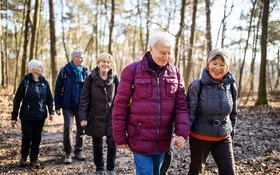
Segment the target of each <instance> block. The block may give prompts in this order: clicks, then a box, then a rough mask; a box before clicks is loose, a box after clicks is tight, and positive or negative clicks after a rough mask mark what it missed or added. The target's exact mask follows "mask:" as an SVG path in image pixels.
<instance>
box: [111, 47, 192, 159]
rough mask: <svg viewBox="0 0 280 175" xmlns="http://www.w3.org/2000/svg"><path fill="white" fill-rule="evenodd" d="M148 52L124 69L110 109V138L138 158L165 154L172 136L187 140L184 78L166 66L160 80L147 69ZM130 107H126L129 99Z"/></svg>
mask: <svg viewBox="0 0 280 175" xmlns="http://www.w3.org/2000/svg"><path fill="white" fill-rule="evenodd" d="M148 56H150V53H149V52H147V53H146V54H145V56H144V58H143V59H142V60H141V61H139V63H138V66H137V70H136V73H135V78H134V85H135V88H134V90H132V86H131V85H132V80H133V77H134V66H135V63H132V64H130V65H128V66H127V67H126V68H124V69H123V71H122V74H121V80H120V84H119V86H118V90H117V95H116V97H115V100H114V108H113V116H112V120H113V121H112V122H113V136H114V139H115V142H116V144H117V145H122V144H129V147H130V149H131V151H133V152H136V153H140V154H156V153H163V152H166V151H167V150H168V149H169V147H170V142H171V136H172V133H173V126H174V129H175V134H176V135H178V136H183V137H184V138H185V139H187V138H188V135H189V129H190V123H189V112H188V108H187V98H186V93H185V88H184V83H183V78H182V76H181V74H180V72H179V70H178V69H177V68H176V67H175V66H174V65H172V64H167V65H166V66H165V67H164V69H163V71H162V72H161V73H160V75H159V77H158V76H157V74H156V73H155V72H154V71H153V70H152V69H151V68H150V67H149V66H148V61H147V58H148ZM131 96H132V103H131V105H130V106H129V103H130V98H131Z"/></svg>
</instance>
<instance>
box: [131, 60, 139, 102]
mask: <svg viewBox="0 0 280 175" xmlns="http://www.w3.org/2000/svg"><path fill="white" fill-rule="evenodd" d="M137 66H138V61H136V62H135V64H134V69H133V79H132V82H131V89H132V93H133V92H134V88H135V86H134V79H135V75H136V69H137ZM131 103H132V95H131V97H130V100H129V105H130V104H131Z"/></svg>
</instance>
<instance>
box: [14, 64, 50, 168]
mask: <svg viewBox="0 0 280 175" xmlns="http://www.w3.org/2000/svg"><path fill="white" fill-rule="evenodd" d="M43 70H44V69H43V63H42V62H41V61H39V60H34V59H33V60H31V61H30V62H29V63H28V72H29V73H28V74H27V75H25V76H24V78H23V80H22V81H21V83H20V85H19V87H18V89H17V92H16V95H15V97H14V101H13V112H12V121H11V125H12V127H14V126H15V125H16V122H17V117H18V111H19V108H20V113H19V118H20V120H21V132H22V140H21V141H22V143H21V159H20V162H19V164H20V166H21V167H25V166H27V162H26V160H27V157H28V155H29V156H30V165H31V166H32V167H34V168H40V163H39V161H38V154H39V146H40V142H41V136H42V130H43V126H44V122H45V119H46V117H47V115H48V113H49V119H50V120H52V119H53V114H54V110H53V97H52V94H51V90H50V87H49V84H48V82H47V80H46V79H45V78H44V77H43V76H42V74H43ZM20 104H21V107H20ZM47 106H48V111H47V108H46V107H47Z"/></svg>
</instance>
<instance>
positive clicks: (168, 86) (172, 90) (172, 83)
mask: <svg viewBox="0 0 280 175" xmlns="http://www.w3.org/2000/svg"><path fill="white" fill-rule="evenodd" d="M177 89H178V80H177V79H175V78H174V79H171V78H167V79H165V90H166V95H168V96H174V95H175V94H176V92H177Z"/></svg>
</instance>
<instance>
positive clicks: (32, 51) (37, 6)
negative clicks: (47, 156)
mask: <svg viewBox="0 0 280 175" xmlns="http://www.w3.org/2000/svg"><path fill="white" fill-rule="evenodd" d="M40 7H41V0H36V1H35V12H34V16H33V25H32V32H31V41H30V54H29V60H32V59H34V56H35V55H36V54H35V52H36V47H35V43H36V42H37V33H38V24H39V20H40Z"/></svg>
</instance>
